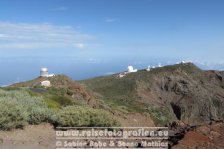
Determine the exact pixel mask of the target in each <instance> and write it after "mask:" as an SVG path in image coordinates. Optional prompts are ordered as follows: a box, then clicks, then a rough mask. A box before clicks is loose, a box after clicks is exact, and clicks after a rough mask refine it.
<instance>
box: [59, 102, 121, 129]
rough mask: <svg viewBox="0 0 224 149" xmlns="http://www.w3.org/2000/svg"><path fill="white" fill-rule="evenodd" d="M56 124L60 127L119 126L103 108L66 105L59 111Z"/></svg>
mask: <svg viewBox="0 0 224 149" xmlns="http://www.w3.org/2000/svg"><path fill="white" fill-rule="evenodd" d="M57 125H58V126H62V127H111V126H119V123H118V122H117V121H116V120H115V119H114V118H113V117H112V116H111V115H110V114H109V113H108V112H106V111H105V110H100V109H93V108H90V107H83V106H67V107H64V108H62V109H61V110H60V111H59V113H58V121H57Z"/></svg>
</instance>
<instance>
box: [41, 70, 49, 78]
mask: <svg viewBox="0 0 224 149" xmlns="http://www.w3.org/2000/svg"><path fill="white" fill-rule="evenodd" d="M40 76H41V77H48V69H47V68H41V69H40Z"/></svg>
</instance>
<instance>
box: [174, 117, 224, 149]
mask: <svg viewBox="0 0 224 149" xmlns="http://www.w3.org/2000/svg"><path fill="white" fill-rule="evenodd" d="M223 134H224V123H223V121H219V122H218V121H216V122H214V121H213V122H211V123H209V124H204V125H198V126H186V125H183V123H182V124H181V125H179V126H174V128H171V135H172V136H171V137H170V142H171V145H172V149H223V148H224V141H223V140H224V135H223Z"/></svg>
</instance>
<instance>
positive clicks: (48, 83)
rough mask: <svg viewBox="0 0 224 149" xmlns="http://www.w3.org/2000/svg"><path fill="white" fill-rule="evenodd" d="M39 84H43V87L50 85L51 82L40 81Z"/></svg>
mask: <svg viewBox="0 0 224 149" xmlns="http://www.w3.org/2000/svg"><path fill="white" fill-rule="evenodd" d="M41 86H44V87H50V86H51V82H50V81H48V80H45V81H42V82H41Z"/></svg>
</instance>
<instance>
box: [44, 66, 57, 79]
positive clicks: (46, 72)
mask: <svg viewBox="0 0 224 149" xmlns="http://www.w3.org/2000/svg"><path fill="white" fill-rule="evenodd" d="M40 76H41V77H54V76H55V75H54V74H49V73H48V69H47V68H45V67H44V68H41V69H40Z"/></svg>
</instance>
